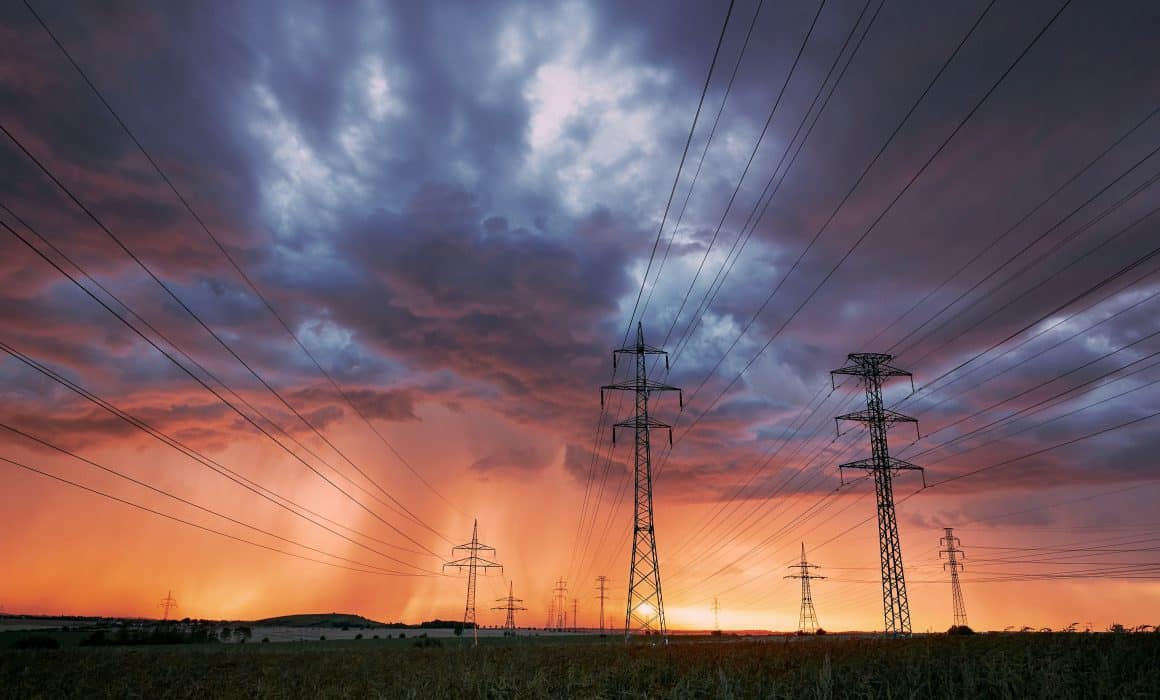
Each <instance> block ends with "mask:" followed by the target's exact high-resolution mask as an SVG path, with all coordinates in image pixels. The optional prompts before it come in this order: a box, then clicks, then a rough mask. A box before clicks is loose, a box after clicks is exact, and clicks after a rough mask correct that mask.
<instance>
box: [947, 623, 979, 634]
mask: <svg viewBox="0 0 1160 700" xmlns="http://www.w3.org/2000/svg"><path fill="white" fill-rule="evenodd" d="M974 633H975V630H973V629H971V628H970V627H967V626H966V625H951V628H950V629H948V630H947V634H974Z"/></svg>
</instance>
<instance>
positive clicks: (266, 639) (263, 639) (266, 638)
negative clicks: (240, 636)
mask: <svg viewBox="0 0 1160 700" xmlns="http://www.w3.org/2000/svg"><path fill="white" fill-rule="evenodd" d="M262 643H263V644H269V643H270V638H269V637H262Z"/></svg>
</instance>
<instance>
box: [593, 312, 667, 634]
mask: <svg viewBox="0 0 1160 700" xmlns="http://www.w3.org/2000/svg"><path fill="white" fill-rule="evenodd" d="M618 355H632V356H633V357H634V358H635V360H636V376H635V377H634V378H633V379H632V380H630V381H624V382H620V383H619V384H607V385H605V386H602V387H600V405H601V406H603V405H604V392H605V391H606V390H609V391H611V390H617V391H631V392H633V393H634V394H635V395H636V415H634V416H633V417H632V418H631V419H629V420H625V421H621V422H619V423H615V424H614V425H613V426H612V442H613V444H616V429H617V428H632V429H633V431H634V432H635V435H636V443H635V444H636V454H635V459H634V464H633V481H634V489H633V493H634V499H633V502H634V508H633V527H632V560H631V562H630V564H629V567H628V605H627V608H626V610H625V613H624V641H626V642H627V641H628V640H629V639H631V637H632V633H633V630H634V629H635V630H636V631H638V632H640V633H642V634H660V635H661V636H662V637H663V638H664V639H665V640H666V641H667V640H668V628H667V627H666V626H665V608H664V599H663V597H662V596H661V570H660V564H659V563H658V561H657V542H656V531H655V529H654V527H653V489H652V487H653V475H652V448H651V446H650V442H649V434H650V432H651V430H652V429H653V428H665V429H667V430H668V431H669V444H670V445H671V444H672V442H673V429H672V426H670V425H668V424H667V423H662V422H660V421H658V420H656V419H655V418H652V417H651V416H649V413H648V399H649V395H650V394H653V393H656V392H664V391H675V392H677V398H678V401H679V402H680V407H681V408H682V409H684V407H685V400H684V395H683V393H682V392H681V390H680V389H678V388H677V387H675V386H669V385H667V384H662V383H660V382H656V381H651V380H649V379H648V376H647V372H648V369H647V367H646V363H647V361H648V357H649V355H664V357H665V370H666V371H667V370H668V368H669V355H668V353H667V352H665V351H664V350H661V349H660V348H655V347H653V346H651V345H645V342H644V327H643V326H642V325H641V324H640V323H637V324H636V343H635V344H634V345H627V346H625V347H623V348H620V349H619V350H613V351H612V368H613V371H615V370H616V366H617V356H618Z"/></svg>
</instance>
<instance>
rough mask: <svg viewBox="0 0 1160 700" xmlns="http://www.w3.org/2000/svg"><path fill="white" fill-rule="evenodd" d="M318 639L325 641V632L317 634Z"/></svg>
mask: <svg viewBox="0 0 1160 700" xmlns="http://www.w3.org/2000/svg"><path fill="white" fill-rule="evenodd" d="M318 641H320V642H325V641H326V635H325V634H320V635H318Z"/></svg>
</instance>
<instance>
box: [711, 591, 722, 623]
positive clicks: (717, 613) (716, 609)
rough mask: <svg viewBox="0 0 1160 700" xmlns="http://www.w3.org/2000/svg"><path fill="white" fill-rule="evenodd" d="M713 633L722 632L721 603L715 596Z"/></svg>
mask: <svg viewBox="0 0 1160 700" xmlns="http://www.w3.org/2000/svg"><path fill="white" fill-rule="evenodd" d="M713 631H715V632H720V631H721V603H720V602H718V600H717V596H713Z"/></svg>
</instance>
